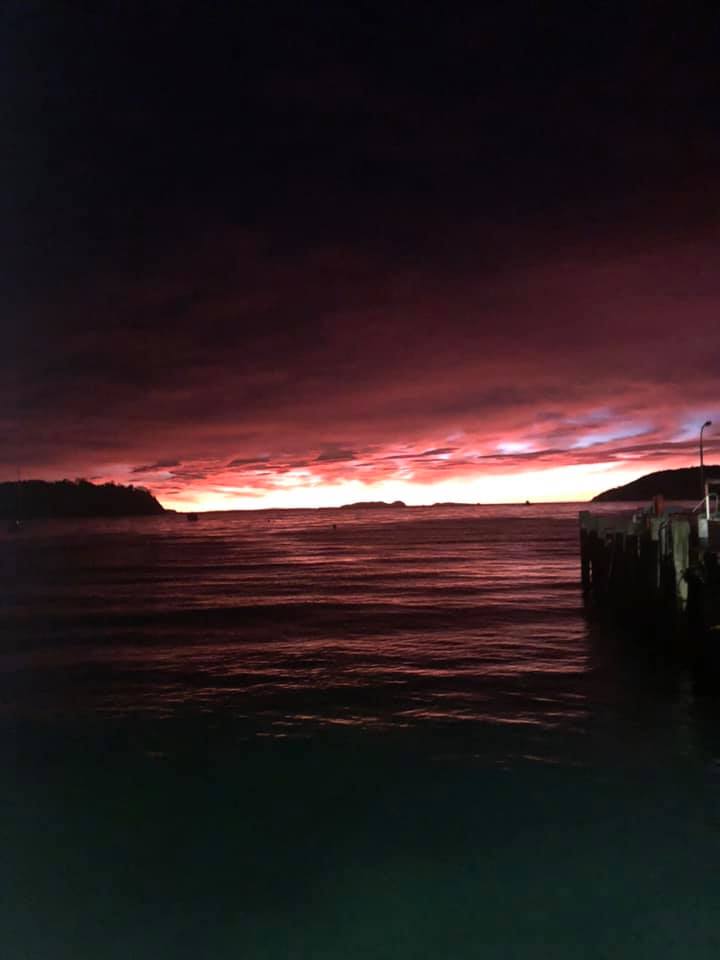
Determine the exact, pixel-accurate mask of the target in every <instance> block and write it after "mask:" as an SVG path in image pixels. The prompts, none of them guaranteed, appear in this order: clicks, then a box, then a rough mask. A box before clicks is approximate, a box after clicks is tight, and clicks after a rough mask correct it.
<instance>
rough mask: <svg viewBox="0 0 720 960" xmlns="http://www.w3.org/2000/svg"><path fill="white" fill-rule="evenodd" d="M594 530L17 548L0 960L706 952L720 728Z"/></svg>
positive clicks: (373, 531) (360, 525) (295, 522)
mask: <svg viewBox="0 0 720 960" xmlns="http://www.w3.org/2000/svg"><path fill="white" fill-rule="evenodd" d="M576 510H577V507H575V506H572V505H568V506H562V505H560V506H558V505H552V506H546V507H506V508H482V507H479V508H470V509H466V510H463V511H459V510H441V511H438V510H432V511H431V510H421V509H417V510H415V509H413V510H404V511H400V510H398V511H390V512H385V511H383V513H382V514H372V515H363V514H361V513H360V512H358V513H349V514H343V515H339V514H337V513H331V512H324V511H320V512H310V511H297V512H292V513H283V514H281V513H276V514H267V515H265V514H253V515H240V514H215V515H212V516H207V517H201V520H200V522H199V523H198V524H197V525H191V524H187V523H186V521H184V519H183V518H182V517H164V518H152V519H144V520H134V521H111V522H110V521H108V522H105V523H99V522H96V523H87V522H84V523H75V524H73V523H69V522H67V523H59V522H58V523H53V524H50V523H49V524H45V525H38V526H37V527H35V528H32V529H29V530H28V531H27V532H26V534H23V536H22V538H21V539H19V538H10V537H8V538H7V539H4V540H3V541H2V543H0V556H2V564H3V566H2V574H1V576H2V581H1V586H2V608H1V609H0V623H1V624H2V639H3V644H2V654H0V693H1V694H2V714H1V715H0V735H1V736H2V746H3V755H4V756H5V757H6V759H7V764H6V773H5V775H4V776H3V778H2V788H1V792H0V800H1V802H2V808H1V821H0V822H1V823H2V834H3V840H2V849H3V858H2V865H1V866H0V879H1V881H2V899H1V900H0V927H1V929H2V931H3V932H2V940H3V956H5V957H9V958H12V960H14V958H36V957H37V958H55V957H57V958H66V957H67V958H85V957H88V958H91V957H92V958H106V957H107V958H121V957H122V958H125V957H128V956H134V957H151V956H152V957H158V956H160V957H169V958H174V957H198V956H201V957H208V958H223V960H224V958H231V957H233V958H234V957H241V958H248V960H253V958H263V960H275V958H303V960H304V958H331V957H332V958H335V957H338V958H340V957H347V958H351V960H354V958H356V957H357V958H360V957H363V958H401V960H402V958H410V957H412V958H424V957H428V958H436V957H438V958H440V957H443V958H458V960H460V958H470V957H491V958H495V957H497V958H525V957H528V958H530V957H532V958H535V957H558V958H564V957H578V956H589V957H640V958H644V957H647V958H650V957H653V958H665V957H673V958H674V957H688V956H691V957H711V956H712V957H714V956H716V955H717V953H718V949H719V947H720V925H718V920H717V918H718V916H720V880H719V879H718V877H717V866H718V863H719V862H720V857H719V854H720V724H719V723H718V720H720V710H719V709H718V707H717V705H716V704H715V703H714V702H713V701H708V700H702V699H696V698H695V697H694V696H693V693H692V688H691V685H690V682H689V679H688V677H687V676H686V675H685V673H684V671H683V668H682V666H681V665H679V664H678V663H677V662H676V661H675V660H674V658H672V657H671V656H667V655H666V654H663V653H662V652H661V651H659V650H657V649H654V648H653V646H652V645H651V646H649V647H648V646H647V645H639V644H636V643H633V642H632V638H630V637H623V636H619V635H616V634H615V633H613V632H612V631H610V630H608V629H607V628H604V629H601V628H599V627H596V626H593V627H592V628H591V627H589V626H588V624H587V622H586V620H585V618H584V616H583V611H582V606H581V597H580V591H579V584H578V558H577V528H576ZM333 524H336V527H335V528H334V529H333Z"/></svg>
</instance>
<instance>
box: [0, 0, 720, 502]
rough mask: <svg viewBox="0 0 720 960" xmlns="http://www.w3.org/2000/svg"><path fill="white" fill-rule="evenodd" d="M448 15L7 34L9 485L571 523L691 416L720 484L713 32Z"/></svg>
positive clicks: (335, 9)
mask: <svg viewBox="0 0 720 960" xmlns="http://www.w3.org/2000/svg"><path fill="white" fill-rule="evenodd" d="M81 8H82V9H81ZM457 10H458V12H456V13H451V12H449V10H448V9H446V8H445V7H444V5H439V4H429V3H428V4H425V3H396V4H387V3H386V4H376V3H369V2H358V3H353V4H348V5H345V4H330V3H324V4H320V3H307V4H299V3H298V4H291V3H283V4H278V3H272V2H266V3H262V4H260V3H258V4H254V3H248V4H237V5H235V4H214V3H211V2H208V3H205V4H191V3H179V2H175V3H165V2H155V3H151V4H146V3H133V2H122V3H121V2H117V3H109V2H103V3H98V4H93V5H87V6H85V5H79V4H72V5H70V4H63V3H59V2H58V3H52V4H51V3H38V2H33V0H28V2H17V3H9V4H7V5H5V6H4V9H3V13H2V18H3V29H2V35H1V37H0V40H1V43H2V49H1V50H0V62H1V63H2V70H3V72H4V76H3V80H4V88H5V89H6V90H8V91H10V93H9V96H8V97H7V98H6V102H5V109H4V119H3V128H4V139H5V140H6V143H7V144H8V145H9V149H7V150H6V151H4V154H5V155H4V158H3V165H4V169H3V177H2V191H3V216H2V217H1V218H0V230H1V231H2V241H3V251H4V253H3V261H4V267H3V270H2V287H3V289H2V299H3V308H2V313H3V317H4V319H3V340H4V349H3V350H2V352H1V355H0V374H1V377H2V379H1V385H2V386H1V391H2V392H1V394H0V400H1V405H0V421H1V423H0V426H1V428H2V437H3V443H2V444H1V445H0V479H15V478H16V477H17V475H18V470H19V471H20V472H21V475H22V477H24V478H30V477H39V478H46V479H56V478H61V477H80V476H82V477H87V478H89V479H96V480H102V481H106V480H115V481H118V482H122V483H134V484H139V485H142V486H146V487H148V488H149V489H151V490H152V491H153V493H155V494H156V496H157V497H158V498H159V499H160V500H161V502H162V503H163V504H164V505H166V506H170V507H177V508H180V509H231V508H233V507H243V508H246V507H265V506H288V507H289V506H334V505H339V504H342V503H345V502H348V501H354V500H363V499H386V500H387V499H391V500H392V499H398V498H399V499H403V500H405V501H406V502H408V503H432V502H435V501H446V500H456V501H470V502H478V501H480V502H486V503H487V502H508V501H516V500H521V501H524V500H525V499H530V500H533V501H540V500H580V499H587V498H589V497H591V496H593V495H594V494H596V493H598V492H600V491H602V490H604V489H606V488H608V487H612V486H617V485H618V484H620V483H624V482H626V481H628V480H630V479H633V478H635V477H637V476H640V475H642V474H644V473H647V472H649V471H651V470H655V469H660V468H664V467H680V466H688V465H695V464H697V462H698V436H699V430H700V425H701V424H702V423H703V421H705V420H707V419H710V420H712V421H713V422H714V425H713V426H712V427H711V428H710V429H708V430H706V431H705V447H706V462H707V463H714V462H718V461H719V460H720V257H719V251H720V247H719V245H718V241H719V240H720V236H719V231H718V209H719V207H718V201H719V200H720V181H719V179H718V177H719V174H718V170H720V123H719V120H718V117H719V116H720V114H719V113H718V111H717V109H716V108H717V102H718V101H717V97H718V92H719V91H718V86H719V81H720V72H719V71H718V70H717V65H716V58H717V50H718V49H719V48H720V46H719V45H720V29H719V27H720V14H718V12H716V11H715V10H713V9H712V5H700V4H698V5H695V6H693V5H692V4H690V5H688V6H687V7H685V6H679V5H677V4H671V3H662V2H660V3H638V4H634V5H633V4H630V5H627V4H625V5H617V6H615V5H614V4H575V5H573V6H567V7H566V6H564V5H552V4H538V3H522V4H496V3H486V4H478V5H476V9H475V10H467V11H465V12H463V13H460V12H459V10H460V8H457ZM628 10H630V11H632V12H630V13H629V12H628ZM569 11H571V12H569Z"/></svg>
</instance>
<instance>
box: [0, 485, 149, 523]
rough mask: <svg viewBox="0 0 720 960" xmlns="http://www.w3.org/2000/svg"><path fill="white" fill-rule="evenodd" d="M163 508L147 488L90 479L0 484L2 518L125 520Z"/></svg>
mask: <svg viewBox="0 0 720 960" xmlns="http://www.w3.org/2000/svg"><path fill="white" fill-rule="evenodd" d="M164 512H165V511H164V508H163V507H162V506H161V504H160V503H158V501H157V500H156V499H155V497H154V496H153V495H152V494H151V493H150V491H149V490H146V489H145V488H144V487H134V486H127V487H125V486H123V485H122V484H118V483H103V484H94V483H90V481H89V480H57V481H54V482H50V481H47V480H21V481H18V482H6V483H0V516H3V517H13V518H17V519H22V520H24V519H31V518H33V517H125V516H152V515H154V514H160V513H164Z"/></svg>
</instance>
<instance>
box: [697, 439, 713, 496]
mask: <svg viewBox="0 0 720 960" xmlns="http://www.w3.org/2000/svg"><path fill="white" fill-rule="evenodd" d="M711 426H712V420H706V421H705V423H704V424H703V425H702V426H701V427H700V484H701V485H702V498H703V500H704V499H705V464H704V463H703V430H704V429H705V427H711Z"/></svg>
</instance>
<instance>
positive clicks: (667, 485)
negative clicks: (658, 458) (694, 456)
mask: <svg viewBox="0 0 720 960" xmlns="http://www.w3.org/2000/svg"><path fill="white" fill-rule="evenodd" d="M705 479H706V480H720V466H717V465H713V466H707V467H705ZM656 493H661V494H662V495H663V496H664V497H665V499H666V500H700V498H701V494H702V491H701V489H700V467H683V468H682V469H680V470H658V471H657V472H656V473H647V474H645V476H644V477H638V479H637V480H633V481H632V482H631V483H626V484H625V485H624V486H622V487H613V488H612V490H605V492H604V493H599V494H598V495H597V496H596V497H593V498H592V502H593V503H610V502H612V501H613V500H636V501H639V500H651V499H652V498H653V497H654V496H655V494H656Z"/></svg>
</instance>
